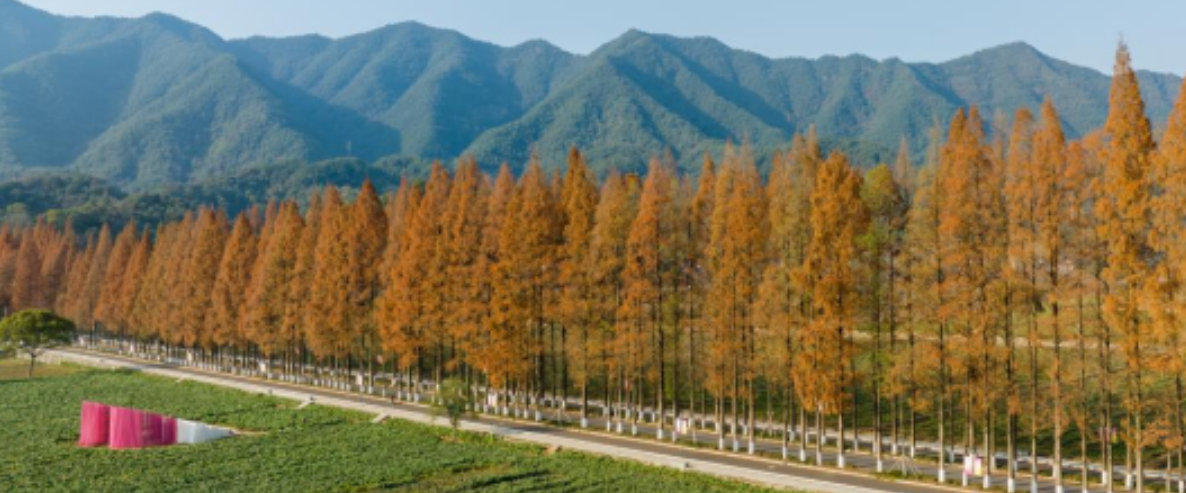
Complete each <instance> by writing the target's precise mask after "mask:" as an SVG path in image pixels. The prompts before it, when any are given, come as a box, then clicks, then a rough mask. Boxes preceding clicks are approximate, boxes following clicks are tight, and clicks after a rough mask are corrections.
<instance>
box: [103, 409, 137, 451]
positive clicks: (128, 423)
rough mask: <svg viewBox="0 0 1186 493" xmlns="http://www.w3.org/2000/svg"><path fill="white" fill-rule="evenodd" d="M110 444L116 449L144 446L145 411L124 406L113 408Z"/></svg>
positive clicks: (109, 436) (109, 432)
mask: <svg viewBox="0 0 1186 493" xmlns="http://www.w3.org/2000/svg"><path fill="white" fill-rule="evenodd" d="M107 444H108V446H110V447H111V448H112V449H115V450H124V449H137V448H143V447H144V413H143V412H141V411H138V410H136V409H128V408H124V407H112V408H111V428H110V430H109V431H108V442H107Z"/></svg>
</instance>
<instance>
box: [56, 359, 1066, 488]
mask: <svg viewBox="0 0 1186 493" xmlns="http://www.w3.org/2000/svg"><path fill="white" fill-rule="evenodd" d="M47 359H51V360H58V361H67V362H72V363H77V364H83V365H88V366H96V367H105V368H118V369H130V370H136V371H141V372H143V373H147V374H153V375H159V376H164V377H169V378H178V379H187V380H192V381H196V382H202V383H206V384H211V385H218V386H223V387H229V388H235V389H239V390H242V391H245V392H253V393H261V394H269V395H274V396H277V397H282V398H288V399H293V400H297V401H301V402H313V403H315V404H320V405H328V406H334V407H340V408H345V409H353V410H357V411H362V412H366V413H371V414H375V415H377V416H387V417H393V418H398V419H405V420H409V421H415V422H422V423H431V422H433V420H434V418H433V416H432V415H431V413H430V410H429V409H428V408H427V407H426V406H422V405H417V404H411V403H403V402H391V401H388V400H384V399H382V398H379V397H373V396H369V395H362V394H353V393H347V392H342V391H336V390H330V389H323V388H317V387H310V386H304V385H295V384H289V383H282V382H276V381H270V380H263V379H258V378H250V377H244V376H235V375H228V374H223V373H216V372H211V371H205V370H201V369H197V368H192V367H185V366H179V365H175V364H169V363H160V362H154V361H147V360H140V359H135V358H130V357H125V356H116V355H111V354H106V353H96V352H90V351H84V350H80V349H62V350H53V351H51V352H50V353H49V354H47ZM437 424H442V423H437ZM590 427H591V430H603V429H605V421H604V420H602V419H600V418H598V417H590ZM462 428H463V429H466V430H470V431H475V432H482V433H491V434H495V435H498V436H502V437H505V438H508V439H512V440H519V441H525V442H531V443H537V444H541V445H545V446H560V447H563V448H567V449H572V450H579V451H583V452H590V453H595V454H601V455H608V456H613V457H618V458H624V459H630V460H635V461H639V462H644V463H648V464H654V465H659V466H664V467H674V468H677V469H682V470H689V471H695V472H699V473H703V474H710V475H714V476H720V477H723V478H729V479H738V480H743V481H750V482H754V483H759V484H764V485H770V486H778V487H786V488H795V489H802V490H809V491H819V492H825V493H872V492H889V493H931V492H935V491H959V488H957V487H954V486H950V487H948V486H942V485H939V484H927V483H923V482H906V481H891V480H883V479H878V478H875V477H873V476H871V475H870V474H867V473H866V472H868V471H872V470H873V469H874V466H875V460H874V458H873V457H872V456H870V455H868V454H865V453H852V452H850V453H848V454H846V462H847V464H848V466H849V467H850V468H851V470H839V469H835V468H829V467H815V466H806V465H800V464H793V463H788V462H781V461H777V460H773V459H767V458H763V457H754V456H748V455H743V454H735V453H727V452H719V451H716V450H712V449H705V448H693V447H690V446H684V445H672V444H669V443H663V442H658V441H656V440H649V439H643V438H634V437H628V436H623V435H617V434H610V433H603V432H595V431H586V430H577V429H569V428H561V427H557V426H551V425H546V424H538V423H534V422H524V421H515V420H510V419H503V418H499V417H492V416H489V415H480V416H478V417H474V418H469V419H465V420H463V422H462ZM654 434H655V429H654V428H653V427H652V426H650V425H648V424H645V423H640V425H639V435H640V436H654ZM705 435H707V434H701V435H700V437H701V440H700V443H701V444H702V445H704V444H705V443H706V440H705V439H704V438H705ZM687 438H688V437H687V436H686V435H685V437H684V439H685V440H686V439H687ZM708 439H709V440H712V441H713V442H715V436H709V437H708ZM743 448H744V446H743ZM757 448H758V450H759V451H762V452H768V453H772V454H778V453H779V452H780V450H781V446H780V444H779V443H777V442H773V441H768V440H759V442H758V443H757ZM864 450H866V451H867V450H868V447H867V446H866V447H865V449H864ZM792 455H793V456H795V455H797V449H795V450H793V453H792ZM813 458H814V456H813V455H811V456H809V459H813ZM825 462H826V463H828V464H835V454H834V453H833V452H832V451H828V450H826V451H825ZM895 467H900V463H899V459H898V458H895V457H890V456H889V454H887V458H886V468H887V469H893V468H895ZM917 469H918V470H917V472H919V473H921V474H924V475H927V477H933V475H934V473H935V471H934V466H933V464H929V463H927V464H921V465H919V466H918V468H917ZM959 477H960V471H959V469H958V468H956V467H952V468H950V469H949V471H948V479H949V480H952V479H956V480H958V478H959ZM1024 481H1027V480H1026V479H1024V478H1022V479H1019V482H1021V483H1022V484H1024ZM973 484H976V485H978V484H979V478H977V479H976V482H974V483H973ZM993 484H994V486H996V487H1003V486H1004V484H1005V483H1004V477H1003V476H999V475H997V476H994V477H993ZM1019 486H1020V484H1019ZM1074 489H1076V490H1077V488H1074ZM1019 490H1024V487H1019ZM1040 490H1041V491H1043V492H1053V491H1054V485H1053V483H1050V482H1048V481H1043V482H1042V483H1041V485H1040Z"/></svg>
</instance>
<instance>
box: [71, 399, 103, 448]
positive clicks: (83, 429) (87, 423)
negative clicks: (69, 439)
mask: <svg viewBox="0 0 1186 493" xmlns="http://www.w3.org/2000/svg"><path fill="white" fill-rule="evenodd" d="M110 419H111V408H109V407H108V406H106V405H105V404H100V403H98V402H83V403H82V424H81V425H79V433H78V445H79V446H80V447H100V446H103V445H107V437H108V431H109V427H110Z"/></svg>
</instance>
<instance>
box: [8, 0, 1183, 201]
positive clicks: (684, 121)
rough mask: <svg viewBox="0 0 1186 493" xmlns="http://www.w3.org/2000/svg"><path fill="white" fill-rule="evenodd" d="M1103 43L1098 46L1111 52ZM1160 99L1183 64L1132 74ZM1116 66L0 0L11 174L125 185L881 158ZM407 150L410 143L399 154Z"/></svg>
mask: <svg viewBox="0 0 1186 493" xmlns="http://www.w3.org/2000/svg"><path fill="white" fill-rule="evenodd" d="M1101 56H1105V54H1101ZM1139 76H1140V79H1141V83H1142V90H1143V91H1144V95H1145V98H1146V104H1147V107H1148V111H1149V114H1150V116H1151V117H1152V118H1154V120H1155V121H1157V122H1160V121H1162V120H1164V118H1165V116H1166V115H1167V114H1168V112H1169V109H1170V107H1171V105H1172V103H1173V100H1174V98H1175V97H1176V96H1177V92H1178V89H1179V86H1180V85H1181V82H1182V80H1181V78H1179V77H1177V76H1175V75H1170V74H1160V73H1152V72H1141V73H1140V74H1139ZM1109 80H1110V79H1109V77H1108V76H1106V75H1104V74H1101V73H1099V72H1098V71H1095V70H1092V69H1089V68H1085V67H1080V66H1076V65H1073V64H1070V63H1067V62H1063V61H1060V60H1057V59H1054V58H1051V57H1049V56H1046V55H1045V54H1043V53H1041V52H1040V51H1038V50H1037V49H1035V48H1033V47H1031V46H1029V45H1026V44H1024V43H1013V44H1008V45H1003V46H998V47H994V48H989V49H986V50H983V51H979V52H976V53H973V54H970V55H967V56H964V57H961V58H958V59H955V60H951V61H947V62H943V63H907V62H903V61H901V60H898V59H888V60H881V61H878V60H874V59H871V58H868V57H864V56H860V55H851V56H846V57H833V56H828V57H822V58H818V59H806V58H769V57H765V56H762V55H759V54H755V53H752V52H747V51H743V50H738V49H733V48H730V47H729V46H727V45H725V44H723V43H721V42H719V41H717V40H715V39H712V38H703V37H696V38H680V37H674V36H667V35H661V34H651V33H645V32H640V31H629V32H627V33H625V34H623V35H622V36H620V37H618V38H617V39H614V40H612V41H610V42H608V43H606V44H604V45H603V46H601V47H600V48H598V49H596V50H595V51H593V52H592V53H589V54H588V55H578V54H573V53H569V52H566V51H564V50H561V49H560V48H557V47H556V46H553V45H551V44H548V43H547V42H544V41H530V42H526V43H523V44H519V45H516V46H511V47H503V46H498V45H494V44H490V43H486V42H482V41H478V40H475V39H472V38H469V37H467V36H465V35H463V34H461V33H458V32H456V31H451V30H444V29H437V28H432V27H428V26H425V25H422V24H418V23H412V22H407V23H401V24H395V25H390V26H387V27H383V28H380V29H377V30H374V31H370V32H366V33H362V34H358V35H354V36H349V37H344V38H339V39H330V38H326V37H321V36H315V35H310V36H298V37H286V38H262V37H257V38H249V39H241V40H226V39H223V38H221V37H219V36H218V35H216V34H214V33H213V32H211V31H210V30H208V29H206V28H203V27H201V26H198V25H195V24H192V23H189V22H186V21H184V20H181V19H178V18H175V17H171V16H168V15H164V14H152V15H148V16H145V17H141V18H135V19H123V18H107V17H99V18H76V17H63V16H57V15H53V14H49V13H47V12H44V11H41V10H37V9H35V8H32V7H29V6H26V5H24V4H21V3H19V2H16V1H14V0H0V178H3V177H9V178H11V177H14V176H21V175H27V174H29V173H31V172H36V171H43V170H53V171H70V172H77V173H81V174H86V175H90V176H94V177H98V178H101V179H103V180H106V181H108V182H110V183H112V184H116V185H118V186H121V187H124V188H126V189H130V190H146V189H151V188H153V187H159V186H161V185H169V184H184V183H195V182H201V181H208V180H215V179H219V178H220V177H226V176H228V175H231V174H234V173H237V172H240V171H242V170H244V169H247V168H250V167H253V166H259V165H264V164H268V163H276V162H294V161H295V162H312V161H317V160H324V159H329V158H335V157H353V158H358V159H362V160H364V161H378V160H383V159H392V158H393V157H396V158H399V159H401V160H404V161H408V162H413V161H417V160H419V161H425V160H431V159H437V158H439V159H446V160H448V159H452V158H455V157H457V156H459V155H462V154H465V153H469V154H472V155H474V156H475V157H476V158H477V159H478V160H479V162H480V163H481V164H482V165H483V166H484V167H485V168H486V169H493V168H494V167H496V166H497V165H498V164H499V163H501V162H508V163H511V164H512V165H513V166H522V165H523V164H524V163H525V162H526V161H527V160H528V159H529V157H530V154H531V153H532V152H534V153H536V154H538V155H539V156H540V158H541V159H542V160H543V162H544V163H545V164H546V165H549V166H555V165H556V164H557V163H561V162H562V159H563V155H564V152H565V151H566V150H567V148H568V147H569V146H572V145H577V146H580V147H581V148H582V149H584V150H585V151H586V154H587V156H588V157H589V159H590V161H591V163H592V164H593V166H594V167H595V168H596V169H599V170H605V169H608V168H611V167H613V168H617V169H638V168H641V167H642V166H644V165H645V163H646V161H647V159H648V157H650V156H652V155H655V154H657V153H662V152H664V151H667V150H670V151H671V152H672V153H673V155H674V156H675V157H676V159H677V160H679V161H680V162H681V163H683V164H684V165H686V166H688V167H695V166H696V165H697V164H696V161H698V159H697V158H698V156H699V155H700V154H701V153H704V152H713V151H716V150H719V148H720V146H721V145H722V144H723V143H724V142H726V141H734V142H737V141H743V140H744V141H748V142H750V143H751V144H752V145H753V146H754V148H755V149H756V150H758V151H759V153H761V152H764V151H768V150H770V149H773V148H777V147H780V146H785V145H786V143H787V142H788V140H789V138H790V136H791V135H792V134H793V133H794V132H797V131H803V130H805V129H806V128H808V127H809V126H811V125H814V126H815V127H816V129H817V130H818V132H819V134H820V135H821V136H822V137H823V138H824V140H825V143H828V144H830V145H831V146H843V147H847V148H852V149H858V150H860V151H859V152H860V153H863V154H861V159H862V160H863V161H867V162H869V161H876V160H879V159H887V158H889V157H890V155H891V154H890V152H892V150H893V149H894V148H896V146H897V143H898V141H899V139H901V138H902V137H903V136H906V137H907V138H909V139H910V141H911V143H912V144H913V146H914V147H915V149H916V150H918V149H921V148H922V147H923V146H924V145H925V134H926V129H927V128H929V127H931V126H932V125H933V124H934V122H935V121H936V120H940V121H941V120H946V119H947V118H949V117H950V115H951V114H952V113H953V112H954V111H955V109H956V108H959V107H964V106H968V105H973V104H975V105H979V106H981V107H982V109H983V111H984V113H985V114H987V115H993V114H994V113H1002V114H1010V113H1012V111H1013V110H1014V109H1015V108H1017V107H1019V106H1028V107H1031V108H1036V107H1037V105H1039V104H1040V103H1041V100H1042V99H1043V98H1044V97H1047V96H1048V97H1050V98H1052V99H1053V101H1054V102H1055V104H1056V105H1057V106H1058V108H1059V109H1060V111H1061V113H1062V116H1063V119H1064V122H1063V123H1064V124H1065V125H1066V128H1067V132H1068V134H1070V135H1071V136H1077V135H1081V134H1082V133H1084V132H1086V131H1089V130H1091V129H1093V128H1095V127H1098V126H1100V125H1101V124H1102V123H1103V121H1104V118H1105V113H1106V107H1107V93H1108V84H1109ZM401 162H403V161H401Z"/></svg>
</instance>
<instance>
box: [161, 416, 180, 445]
mask: <svg viewBox="0 0 1186 493" xmlns="http://www.w3.org/2000/svg"><path fill="white" fill-rule="evenodd" d="M176 443H177V419H176V418H172V417H168V416H166V417H165V419H163V420H161V445H175V444H176Z"/></svg>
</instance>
